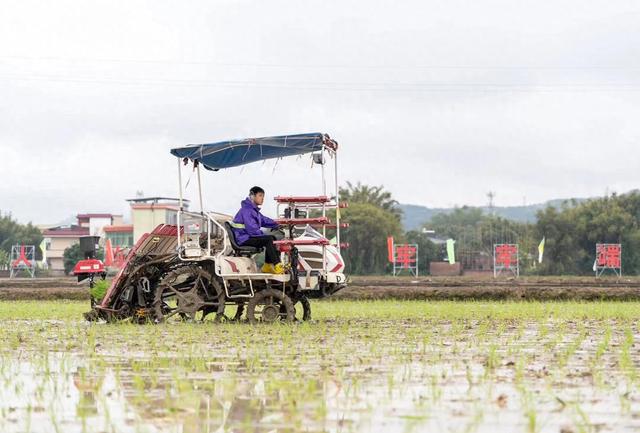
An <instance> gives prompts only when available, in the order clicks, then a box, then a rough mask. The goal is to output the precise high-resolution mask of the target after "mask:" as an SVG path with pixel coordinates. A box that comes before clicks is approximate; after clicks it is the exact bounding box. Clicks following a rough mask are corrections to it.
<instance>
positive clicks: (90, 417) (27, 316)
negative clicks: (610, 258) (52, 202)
mask: <svg viewBox="0 0 640 433" xmlns="http://www.w3.org/2000/svg"><path fill="white" fill-rule="evenodd" d="M86 310H87V304H86V303H85V302H75V301H2V302H0V384H1V386H0V431H2V432H65V433H66V432H176V433H189V432H300V431H302V432H368V431H380V432H403V433H404V432H412V431H415V432H422V431H429V432H439V431H443V432H492V433H499V432H505V433H507V432H508V433H511V432H563V433H568V432H608V431H612V432H613V431H615V432H624V431H638V430H640V391H639V389H638V380H639V370H638V369H639V368H640V351H639V350H638V349H639V348H640V345H639V343H638V341H639V337H640V335H639V332H640V329H639V323H638V319H637V318H638V317H639V316H640V302H610V301H606V302H605V301H596V302H573V301H571V302H499V301H494V302H490V301H489V302H485V301H437V302H435V301H432V302H427V301H394V300H384V301H348V300H341V301H332V302H313V303H312V310H313V320H312V321H311V322H305V323H295V324H292V325H285V324H282V325H275V326H273V325H271V326H251V325H248V324H242V323H241V324H234V323H227V324H217V323H213V322H205V323H179V324H171V325H151V324H149V325H134V324H128V323H123V324H95V323H93V324H91V323H86V322H84V321H82V319H81V313H82V312H84V311H86Z"/></svg>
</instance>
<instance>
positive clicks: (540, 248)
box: [538, 237, 545, 263]
mask: <svg viewBox="0 0 640 433" xmlns="http://www.w3.org/2000/svg"><path fill="white" fill-rule="evenodd" d="M544 241H545V238H544V237H543V238H542V240H541V241H540V245H538V263H542V256H543V255H544Z"/></svg>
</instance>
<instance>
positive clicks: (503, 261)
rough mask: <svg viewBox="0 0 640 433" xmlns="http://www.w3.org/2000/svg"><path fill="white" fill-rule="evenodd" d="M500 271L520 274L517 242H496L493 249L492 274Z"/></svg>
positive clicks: (496, 274) (495, 274)
mask: <svg viewBox="0 0 640 433" xmlns="http://www.w3.org/2000/svg"><path fill="white" fill-rule="evenodd" d="M502 271H510V272H512V273H513V274H514V275H515V276H518V275H520V263H519V260H518V245H517V244H497V245H495V246H494V251H493V275H494V277H497V276H498V275H499V274H500V273H501V272H502Z"/></svg>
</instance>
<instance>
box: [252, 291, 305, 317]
mask: <svg viewBox="0 0 640 433" xmlns="http://www.w3.org/2000/svg"><path fill="white" fill-rule="evenodd" d="M247 318H248V319H249V323H252V324H255V323H273V322H276V321H279V320H282V321H286V322H291V321H293V319H294V318H295V310H294V308H293V302H292V301H291V298H289V297H288V296H287V295H285V294H284V293H282V292H281V291H279V290H275V289H266V290H262V291H260V292H258V293H256V294H255V296H254V297H253V298H251V300H250V301H249V304H248V305H247Z"/></svg>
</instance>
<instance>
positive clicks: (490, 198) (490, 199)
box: [487, 191, 496, 215]
mask: <svg viewBox="0 0 640 433" xmlns="http://www.w3.org/2000/svg"><path fill="white" fill-rule="evenodd" d="M487 197H488V198H489V212H490V213H491V215H493V199H494V198H495V197H496V193H495V192H493V191H489V192H488V193H487Z"/></svg>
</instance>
